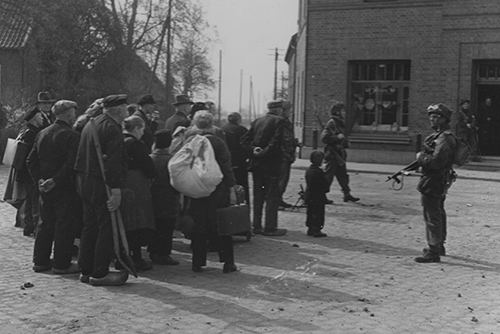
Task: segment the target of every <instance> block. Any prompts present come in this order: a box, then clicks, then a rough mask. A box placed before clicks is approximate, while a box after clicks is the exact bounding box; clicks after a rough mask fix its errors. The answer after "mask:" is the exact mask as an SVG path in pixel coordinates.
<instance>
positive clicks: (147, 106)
mask: <svg viewBox="0 0 500 334" xmlns="http://www.w3.org/2000/svg"><path fill="white" fill-rule="evenodd" d="M137 104H138V105H139V109H138V110H137V111H136V112H134V113H133V114H132V115H133V116H139V117H140V118H142V120H143V121H144V124H145V126H144V134H143V135H142V138H141V140H142V141H143V142H144V143H145V144H146V146H147V147H148V150H149V153H151V147H152V146H153V141H154V138H153V130H152V129H151V118H152V115H153V112H154V110H155V106H156V101H155V99H154V98H153V95H149V94H148V95H144V96H143V97H141V99H140V100H139V102H137Z"/></svg>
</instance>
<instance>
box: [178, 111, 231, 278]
mask: <svg viewBox="0 0 500 334" xmlns="http://www.w3.org/2000/svg"><path fill="white" fill-rule="evenodd" d="M215 133H216V131H215V129H214V126H213V116H212V114H210V112H208V111H207V110H200V111H198V112H196V113H195V115H194V117H193V121H192V126H191V127H190V128H189V129H188V130H187V132H186V138H189V137H191V136H194V135H197V134H198V135H202V136H205V137H206V138H207V139H208V140H209V142H210V144H211V145H212V148H213V150H214V155H215V160H216V161H217V163H218V165H219V167H220V169H221V172H222V174H223V179H222V182H221V183H220V184H219V185H218V186H217V188H216V189H215V190H214V191H213V192H212V193H211V194H210V195H209V196H207V197H203V198H197V199H195V198H188V202H189V204H188V207H189V214H190V215H191V216H192V218H193V220H194V228H193V231H192V232H191V233H190V236H191V248H192V251H193V260H192V261H193V262H192V269H193V271H194V272H201V271H203V269H202V267H203V266H205V265H206V261H207V240H209V239H211V240H215V242H214V243H215V244H216V245H217V246H218V250H219V256H220V260H221V262H224V267H223V272H224V273H230V272H233V271H236V270H237V268H236V265H235V264H234V253H233V241H232V237H231V236H230V235H229V236H218V235H217V225H216V224H217V213H216V210H217V208H223V207H226V206H229V204H230V202H231V200H230V197H231V198H232V196H230V193H231V194H233V195H234V192H235V190H234V186H235V180H234V175H233V171H232V169H231V155H230V153H229V150H228V148H227V146H226V143H225V142H224V141H223V140H222V139H221V138H219V137H218V136H217V135H216V134H215Z"/></svg>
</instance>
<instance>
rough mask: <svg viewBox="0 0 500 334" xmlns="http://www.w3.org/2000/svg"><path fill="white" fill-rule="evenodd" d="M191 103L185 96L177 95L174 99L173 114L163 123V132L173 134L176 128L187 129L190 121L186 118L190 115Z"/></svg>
mask: <svg viewBox="0 0 500 334" xmlns="http://www.w3.org/2000/svg"><path fill="white" fill-rule="evenodd" d="M193 104H194V102H193V101H191V99H190V98H189V96H187V95H177V96H176V97H175V103H174V104H173V105H174V107H175V113H174V114H173V115H172V116H170V117H169V118H168V119H167V121H166V122H165V130H169V131H170V132H172V133H174V132H175V129H177V127H178V126H184V127H186V128H187V127H189V125H191V121H190V120H189V118H188V117H187V115H189V114H190V113H191V106H192V105H193Z"/></svg>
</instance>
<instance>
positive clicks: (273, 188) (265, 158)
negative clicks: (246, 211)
mask: <svg viewBox="0 0 500 334" xmlns="http://www.w3.org/2000/svg"><path fill="white" fill-rule="evenodd" d="M283 103H284V102H283V101H272V102H269V103H268V104H267V108H268V109H269V112H268V113H267V114H266V115H264V116H262V117H260V118H258V119H256V120H255V121H253V122H252V125H251V126H250V130H249V131H248V132H247V133H246V134H245V135H244V136H243V137H242V138H241V143H242V145H243V147H244V148H245V149H246V150H247V151H248V152H249V155H250V157H251V161H252V162H251V169H252V174H253V202H254V207H253V232H254V233H256V234H263V235H268V236H281V235H285V234H286V232H287V231H286V229H279V228H278V207H279V203H280V195H281V193H280V188H279V180H280V172H281V163H282V161H283V149H282V144H283V122H284V120H283V117H282V115H283ZM264 202H266V221H265V224H264V229H262V209H263V207H264Z"/></svg>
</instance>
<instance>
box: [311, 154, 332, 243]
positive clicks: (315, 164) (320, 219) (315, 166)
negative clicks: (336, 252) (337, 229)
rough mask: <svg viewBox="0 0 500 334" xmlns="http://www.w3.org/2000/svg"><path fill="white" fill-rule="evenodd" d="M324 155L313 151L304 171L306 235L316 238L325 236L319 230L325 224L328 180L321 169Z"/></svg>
mask: <svg viewBox="0 0 500 334" xmlns="http://www.w3.org/2000/svg"><path fill="white" fill-rule="evenodd" d="M324 157H325V154H324V153H323V152H321V151H313V152H312V153H311V156H310V161H311V166H309V168H308V169H307V171H306V191H305V202H306V204H307V220H306V226H307V228H308V229H307V235H309V236H313V237H316V238H319V237H326V233H323V232H321V229H322V228H323V226H324V224H325V204H326V203H327V198H326V193H327V192H328V191H329V186H328V180H327V178H326V175H325V172H324V171H323V170H322V169H321V163H322V162H323V159H324Z"/></svg>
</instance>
